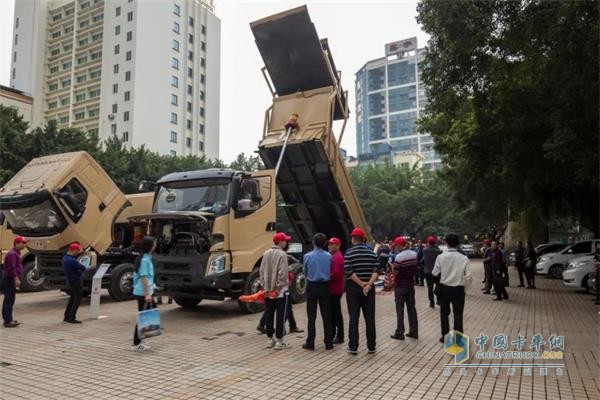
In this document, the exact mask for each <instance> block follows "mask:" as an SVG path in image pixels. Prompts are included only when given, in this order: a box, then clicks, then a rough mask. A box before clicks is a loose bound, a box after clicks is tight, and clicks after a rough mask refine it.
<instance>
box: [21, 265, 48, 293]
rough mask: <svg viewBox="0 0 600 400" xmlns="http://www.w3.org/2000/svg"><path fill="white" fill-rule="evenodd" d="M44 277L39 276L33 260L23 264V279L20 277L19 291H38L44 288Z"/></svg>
mask: <svg viewBox="0 0 600 400" xmlns="http://www.w3.org/2000/svg"><path fill="white" fill-rule="evenodd" d="M45 282H46V278H43V277H40V275H39V273H38V270H37V268H35V261H29V262H28V263H25V265H23V279H21V292H39V291H40V290H44V289H45V286H44V283H45Z"/></svg>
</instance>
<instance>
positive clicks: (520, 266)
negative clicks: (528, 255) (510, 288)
mask: <svg viewBox="0 0 600 400" xmlns="http://www.w3.org/2000/svg"><path fill="white" fill-rule="evenodd" d="M517 271H518V272H519V283H520V285H521V286H525V283H524V280H523V277H524V276H525V275H526V274H527V271H525V268H523V263H517Z"/></svg>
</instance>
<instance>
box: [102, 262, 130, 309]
mask: <svg viewBox="0 0 600 400" xmlns="http://www.w3.org/2000/svg"><path fill="white" fill-rule="evenodd" d="M133 268H134V267H133V264H130V263H125V264H119V265H117V266H116V267H115V268H113V270H112V271H111V279H110V286H109V287H108V293H109V294H110V297H112V298H113V299H115V300H116V301H124V300H131V299H133Z"/></svg>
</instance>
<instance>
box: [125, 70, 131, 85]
mask: <svg viewBox="0 0 600 400" xmlns="http://www.w3.org/2000/svg"><path fill="white" fill-rule="evenodd" d="M130 80H131V71H125V82H128V81H130Z"/></svg>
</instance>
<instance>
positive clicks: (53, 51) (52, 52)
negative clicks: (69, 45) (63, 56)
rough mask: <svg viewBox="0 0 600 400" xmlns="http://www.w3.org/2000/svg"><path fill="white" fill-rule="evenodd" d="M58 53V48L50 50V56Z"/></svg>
mask: <svg viewBox="0 0 600 400" xmlns="http://www.w3.org/2000/svg"><path fill="white" fill-rule="evenodd" d="M59 54H60V49H54V50H52V51H51V52H50V55H51V56H57V55H59Z"/></svg>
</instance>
